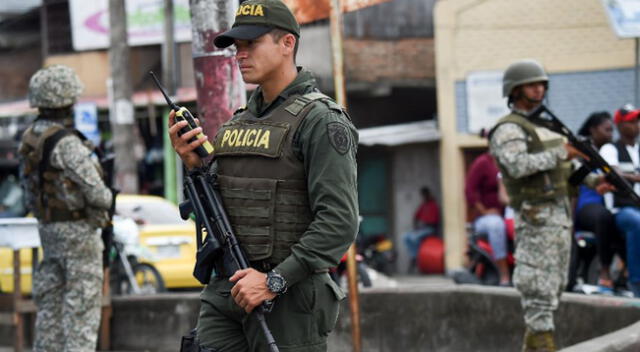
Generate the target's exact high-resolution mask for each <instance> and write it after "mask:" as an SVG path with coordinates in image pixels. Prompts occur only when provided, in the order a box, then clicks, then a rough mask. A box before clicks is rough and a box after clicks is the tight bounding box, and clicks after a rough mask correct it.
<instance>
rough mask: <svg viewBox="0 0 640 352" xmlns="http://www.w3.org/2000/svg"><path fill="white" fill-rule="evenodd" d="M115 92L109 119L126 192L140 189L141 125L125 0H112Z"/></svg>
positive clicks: (111, 57)
mask: <svg viewBox="0 0 640 352" xmlns="http://www.w3.org/2000/svg"><path fill="white" fill-rule="evenodd" d="M109 23H110V33H109V37H110V46H109V65H110V67H111V87H109V88H110V90H111V94H110V97H111V99H110V101H109V120H110V121H111V132H112V135H111V138H112V140H113V148H114V151H115V154H116V159H115V175H116V177H115V184H116V187H118V188H119V189H120V191H121V192H122V193H129V194H136V193H138V168H137V159H136V157H135V155H133V154H134V153H132V152H131V151H132V149H133V148H134V146H135V145H136V133H135V131H134V129H135V128H137V125H136V123H135V116H134V110H133V103H132V102H131V95H132V91H133V90H132V88H131V73H130V72H129V71H130V70H129V44H128V38H127V14H126V10H125V1H124V0H109Z"/></svg>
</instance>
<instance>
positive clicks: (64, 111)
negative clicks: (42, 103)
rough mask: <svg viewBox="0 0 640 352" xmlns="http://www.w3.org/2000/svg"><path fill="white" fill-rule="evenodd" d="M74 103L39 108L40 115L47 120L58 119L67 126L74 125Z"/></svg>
mask: <svg viewBox="0 0 640 352" xmlns="http://www.w3.org/2000/svg"><path fill="white" fill-rule="evenodd" d="M72 108H73V105H69V106H64V107H61V108H38V112H39V113H40V114H39V115H40V116H39V117H40V118H42V119H45V120H51V121H56V122H59V123H61V124H62V125H64V126H65V127H73V111H72Z"/></svg>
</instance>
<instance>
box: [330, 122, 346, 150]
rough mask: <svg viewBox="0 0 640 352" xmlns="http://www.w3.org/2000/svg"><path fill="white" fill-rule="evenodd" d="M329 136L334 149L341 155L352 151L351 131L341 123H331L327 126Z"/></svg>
mask: <svg viewBox="0 0 640 352" xmlns="http://www.w3.org/2000/svg"><path fill="white" fill-rule="evenodd" d="M327 135H328V136H329V142H330V143H331V146H332V147H333V149H335V150H336V151H337V152H338V153H339V154H340V155H344V154H346V153H347V152H348V151H349V149H351V139H350V138H349V129H348V128H347V126H346V125H344V124H342V123H340V122H330V123H328V124H327Z"/></svg>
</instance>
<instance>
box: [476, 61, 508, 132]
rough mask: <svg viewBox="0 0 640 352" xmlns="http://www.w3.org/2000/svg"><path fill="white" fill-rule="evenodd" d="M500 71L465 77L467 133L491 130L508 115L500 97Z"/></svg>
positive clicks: (505, 105)
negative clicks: (483, 129) (499, 120)
mask: <svg viewBox="0 0 640 352" xmlns="http://www.w3.org/2000/svg"><path fill="white" fill-rule="evenodd" d="M502 76H503V72H502V71H478V72H473V73H471V74H469V75H468V76H467V117H468V119H469V120H468V121H469V122H468V125H467V128H468V131H469V133H479V132H480V130H481V129H482V128H486V129H489V128H491V127H492V126H493V125H494V124H495V123H496V121H498V119H500V118H501V117H503V116H505V115H506V114H507V113H509V108H508V107H507V98H503V97H502Z"/></svg>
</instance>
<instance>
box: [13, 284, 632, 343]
mask: <svg viewBox="0 0 640 352" xmlns="http://www.w3.org/2000/svg"><path fill="white" fill-rule="evenodd" d="M198 297H199V295H198V294H197V293H184V294H163V295H157V296H139V297H134V296H130V297H118V298H114V300H113V309H114V311H113V318H112V321H111V324H112V344H113V349H115V350H127V351H160V352H163V351H172V352H175V351H177V350H178V346H179V341H180V337H181V335H183V334H185V333H187V332H188V331H189V330H190V329H191V328H193V327H194V326H195V324H196V320H197V316H198V309H199V304H200V302H199V298H198ZM360 303H361V312H362V317H361V327H362V339H363V341H362V342H363V351H367V352H370V351H372V352H387V351H443V352H447V351H455V352H464V351H474V352H476V351H478V352H482V351H492V352H494V351H496V352H499V351H515V350H518V349H519V346H520V344H521V341H522V334H523V331H524V324H523V322H522V310H521V308H520V298H519V295H518V293H517V292H516V291H515V290H514V289H505V288H493V287H483V286H472V285H462V286H451V285H443V286H442V287H438V286H436V287H432V286H429V287H425V286H422V287H404V286H403V287H401V288H393V289H375V288H374V289H367V290H364V291H363V292H362V293H361V296H360ZM348 309H349V308H348V302H347V301H346V300H345V301H344V302H343V304H342V306H341V316H340V319H339V320H338V325H337V326H336V330H335V332H334V333H332V334H331V336H330V338H329V351H332V352H343V351H344V352H347V351H349V352H350V351H352V348H351V327H350V317H349V310H348ZM638 321H640V300H638V299H627V298H616V297H598V296H585V295H576V294H565V295H563V299H562V303H561V305H560V309H559V310H558V313H557V315H556V325H557V332H556V337H557V341H558V345H559V346H560V347H566V349H565V350H566V351H569V352H577V351H581V352H582V351H589V352H595V351H602V352H604V351H640V337H639V334H640V325H639V324H640V323H636V322H638ZM632 324H635V325H632ZM603 335H604V336H603ZM7 344H8V343H7V341H6V340H5V341H1V340H0V345H7ZM576 344H578V345H576ZM573 345H575V346H573ZM570 346H572V347H570ZM616 348H618V349H616Z"/></svg>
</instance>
